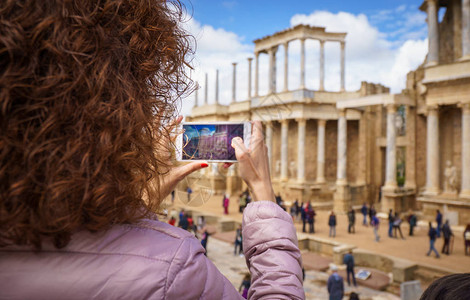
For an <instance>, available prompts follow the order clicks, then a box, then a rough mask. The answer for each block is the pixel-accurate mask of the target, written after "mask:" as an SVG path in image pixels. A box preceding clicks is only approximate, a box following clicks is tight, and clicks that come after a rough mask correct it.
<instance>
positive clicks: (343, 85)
mask: <svg viewBox="0 0 470 300" xmlns="http://www.w3.org/2000/svg"><path fill="white" fill-rule="evenodd" d="M340 44H341V91H342V92H344V91H345V81H346V78H345V76H346V73H345V71H344V69H345V56H346V51H345V46H346V43H345V42H341V43H340Z"/></svg>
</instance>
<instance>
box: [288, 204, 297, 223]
mask: <svg viewBox="0 0 470 300" xmlns="http://www.w3.org/2000/svg"><path fill="white" fill-rule="evenodd" d="M295 203H298V201H297V199H295V202H294V203H293V204H292V205H291V206H290V216H291V217H292V221H295V216H296V215H297V206H296V205H295Z"/></svg>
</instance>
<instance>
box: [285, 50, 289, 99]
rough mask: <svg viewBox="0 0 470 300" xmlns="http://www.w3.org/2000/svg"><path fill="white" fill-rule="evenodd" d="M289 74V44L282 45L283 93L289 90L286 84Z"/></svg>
mask: <svg viewBox="0 0 470 300" xmlns="http://www.w3.org/2000/svg"><path fill="white" fill-rule="evenodd" d="M288 74H289V42H285V43H284V92H287V91H288V90H289V87H288V84H289V81H288Z"/></svg>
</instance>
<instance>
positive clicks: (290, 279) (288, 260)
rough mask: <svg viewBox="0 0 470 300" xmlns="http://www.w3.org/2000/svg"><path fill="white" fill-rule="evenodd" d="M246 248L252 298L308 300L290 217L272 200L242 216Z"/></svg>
mask: <svg viewBox="0 0 470 300" xmlns="http://www.w3.org/2000/svg"><path fill="white" fill-rule="evenodd" d="M243 249H244V252H245V257H246V261H247V264H248V268H249V269H250V272H251V278H252V279H251V288H250V290H249V292H248V298H249V299H305V293H304V290H303V287H302V267H301V265H302V262H301V255H300V250H299V247H298V242H297V235H296V231H295V227H294V224H293V222H292V218H291V216H289V214H287V213H286V212H285V211H283V210H282V209H281V208H280V207H279V205H277V204H276V203H274V202H271V201H258V202H254V203H250V204H249V205H248V207H247V208H246V209H245V211H244V214H243Z"/></svg>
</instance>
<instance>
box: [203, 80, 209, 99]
mask: <svg viewBox="0 0 470 300" xmlns="http://www.w3.org/2000/svg"><path fill="white" fill-rule="evenodd" d="M208 88H209V83H208V79H207V73H206V81H205V87H204V105H207V103H208V99H209V97H208Z"/></svg>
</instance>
